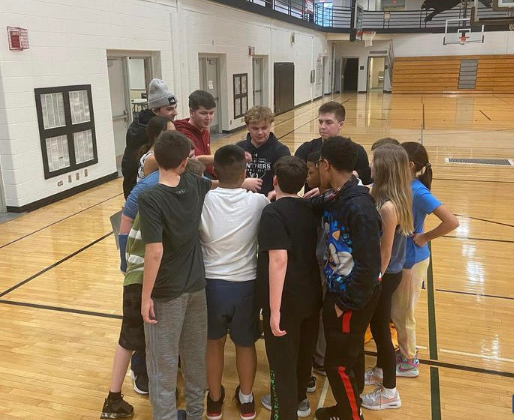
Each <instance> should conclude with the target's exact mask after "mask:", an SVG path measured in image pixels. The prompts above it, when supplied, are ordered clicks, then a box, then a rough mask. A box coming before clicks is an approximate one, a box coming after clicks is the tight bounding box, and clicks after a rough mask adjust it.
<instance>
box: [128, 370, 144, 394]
mask: <svg viewBox="0 0 514 420" xmlns="http://www.w3.org/2000/svg"><path fill="white" fill-rule="evenodd" d="M130 377H131V378H132V381H133V383H134V391H136V392H137V393H138V394H141V395H148V374H146V373H139V374H136V373H134V371H133V370H131V371H130Z"/></svg>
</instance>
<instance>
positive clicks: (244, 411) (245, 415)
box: [234, 385, 271, 420]
mask: <svg viewBox="0 0 514 420" xmlns="http://www.w3.org/2000/svg"><path fill="white" fill-rule="evenodd" d="M240 389H241V386H240V385H238V386H237V388H236V394H235V395H234V399H235V400H236V402H237V405H239V417H241V420H253V419H254V418H255V416H256V415H257V414H256V413H255V398H253V393H252V401H251V402H249V403H242V402H241V400H240V399H239V390H240ZM270 402H271V401H270ZM270 409H271V404H270Z"/></svg>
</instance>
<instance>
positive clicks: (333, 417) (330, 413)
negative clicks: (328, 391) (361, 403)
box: [314, 405, 364, 420]
mask: <svg viewBox="0 0 514 420" xmlns="http://www.w3.org/2000/svg"><path fill="white" fill-rule="evenodd" d="M359 418H360V420H364V416H363V415H362V412H361V413H360V415H359ZM314 419H315V420H343V418H342V417H341V416H340V414H339V410H338V409H337V406H336V405H333V406H332V407H323V408H318V409H317V410H316V415H315V416H314Z"/></svg>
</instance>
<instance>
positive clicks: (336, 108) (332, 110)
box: [318, 101, 346, 122]
mask: <svg viewBox="0 0 514 420" xmlns="http://www.w3.org/2000/svg"><path fill="white" fill-rule="evenodd" d="M318 114H334V115H335V116H336V119H337V121H339V122H341V121H344V119H345V118H346V110H345V109H344V106H343V104H341V103H339V102H336V101H330V102H326V103H324V104H323V105H321V106H320V107H319V110H318Z"/></svg>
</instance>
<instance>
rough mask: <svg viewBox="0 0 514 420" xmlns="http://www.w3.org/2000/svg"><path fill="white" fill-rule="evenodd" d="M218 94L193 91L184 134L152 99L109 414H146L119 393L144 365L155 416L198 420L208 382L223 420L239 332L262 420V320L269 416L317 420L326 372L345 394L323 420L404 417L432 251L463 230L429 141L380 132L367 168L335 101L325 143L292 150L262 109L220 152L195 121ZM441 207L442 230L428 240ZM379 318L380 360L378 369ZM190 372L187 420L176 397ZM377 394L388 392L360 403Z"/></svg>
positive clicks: (245, 390) (212, 412) (246, 392)
mask: <svg viewBox="0 0 514 420" xmlns="http://www.w3.org/2000/svg"><path fill="white" fill-rule="evenodd" d="M152 82H154V81H152ZM151 88H152V86H151V87H150V93H152V89H151ZM154 90H155V89H154ZM157 93H158V94H159V95H161V96H164V97H166V98H165V99H166V101H167V102H166V101H161V102H162V103H163V106H167V104H171V103H172V102H174V104H173V105H170V106H175V107H176V100H169V98H170V96H169V95H171V94H169V92H168V91H167V88H163V87H162V86H160V90H159V89H158V92H157ZM205 93H206V92H203V93H202V94H198V93H197V92H195V93H193V94H192V95H191V98H192V100H191V98H190V119H189V120H187V121H184V120H183V122H182V123H181V124H182V125H184V124H186V123H187V124H190V125H194V126H195V127H196V128H198V133H197V135H196V136H191V135H189V136H187V134H188V133H185V134H186V135H184V134H182V133H181V132H179V131H176V130H174V129H173V128H177V129H178V128H179V127H171V125H170V124H171V123H170V121H171V119H170V118H169V117H168V118H166V117H164V118H163V116H158V114H159V109H157V112H156V111H155V109H156V108H157V107H155V108H152V112H153V113H154V114H155V116H154V117H152V118H150V119H149V120H148V121H147V124H146V131H147V133H148V144H147V145H146V146H144V148H143V149H142V150H140V151H138V153H135V152H134V147H133V148H132V149H131V150H129V153H128V154H127V158H126V159H125V162H129V161H130V162H132V163H131V164H130V165H128V166H130V168H131V171H133V172H135V177H133V180H134V179H135V180H137V184H135V186H134V181H133V180H132V181H130V183H131V186H130V188H127V190H128V194H127V190H126V191H125V192H126V198H127V202H126V204H125V206H124V210H123V215H122V222H121V226H120V253H121V254H120V255H121V259H122V271H124V273H125V279H124V288H123V321H122V327H121V333H120V339H119V346H118V349H117V352H116V356H115V361H114V367H113V375H112V381H111V386H110V392H109V395H108V397H107V398H106V400H105V403H104V407H103V410H102V416H101V417H102V418H127V417H131V416H132V415H133V407H132V406H131V405H130V404H129V403H128V402H126V401H125V400H124V399H123V396H122V395H121V387H122V384H123V379H124V377H125V375H126V372H127V368H128V366H129V362H130V359H131V357H132V370H131V373H132V377H133V379H134V388H135V390H136V391H138V392H140V393H148V392H149V394H150V400H151V402H152V406H153V418H154V419H155V420H166V419H173V420H174V419H177V418H179V419H186V418H187V419H188V420H200V419H201V418H202V416H203V414H204V407H205V404H204V399H205V389H206V384H207V388H208V390H209V392H208V394H207V404H206V416H207V418H208V419H209V420H219V419H221V418H222V415H223V414H222V408H223V403H224V401H225V389H224V387H223V385H222V376H223V370H224V346H225V341H226V337H227V334H230V337H231V339H232V341H233V342H234V344H235V348H236V369H237V373H238V377H239V386H237V388H236V390H235V396H234V399H235V401H236V402H237V404H238V406H239V410H240V416H241V418H242V419H243V420H251V419H254V418H255V417H256V407H255V400H254V396H253V392H252V389H253V383H254V379H255V374H256V369H257V355H256V349H255V343H256V341H257V340H258V339H259V337H260V336H261V331H260V329H259V317H260V314H261V313H262V319H263V323H262V325H263V330H264V331H263V333H264V340H265V348H266V354H267V357H268V362H269V368H270V390H271V393H270V394H269V395H265V396H263V397H262V400H261V401H262V405H263V406H264V407H266V408H268V409H269V410H271V418H272V419H282V420H293V419H296V418H298V417H306V416H308V415H310V413H311V409H310V405H309V400H308V398H307V392H313V391H315V389H316V382H315V377H314V376H313V373H312V372H313V368H314V371H315V372H317V373H320V374H323V375H326V376H327V377H328V380H329V383H330V386H331V388H332V392H333V394H334V397H335V399H336V402H337V405H335V406H333V407H327V408H320V409H318V410H317V411H316V418H317V419H318V420H325V419H326V420H329V419H334V420H338V419H341V420H343V419H344V420H346V419H351V420H358V419H362V418H363V415H362V411H361V407H364V408H367V409H372V410H379V409H384V408H398V407H400V406H401V400H400V396H399V393H398V391H397V389H396V377H397V376H404V377H416V376H418V375H419V372H418V363H419V362H418V360H417V354H416V321H415V318H414V309H415V307H416V303H417V301H418V298H419V296H420V292H421V285H422V283H423V281H424V280H425V279H426V273H427V266H428V261H429V250H428V247H427V243H428V242H429V241H430V240H433V239H435V238H436V237H439V236H442V235H444V234H446V233H447V232H449V231H451V230H452V229H454V228H456V227H457V226H458V222H457V219H456V218H455V217H454V216H453V215H452V214H451V213H450V212H449V211H448V210H447V209H446V208H445V207H444V205H442V204H441V202H439V201H438V200H437V199H436V198H435V197H434V196H433V195H432V194H431V192H430V188H431V180H432V169H431V165H430V163H429V161H428V156H427V153H426V150H425V148H424V147H423V146H422V145H421V144H419V143H413V142H407V143H402V144H399V143H398V142H397V141H396V140H394V139H391V138H386V139H381V140H378V141H377V142H375V144H374V145H373V147H372V158H371V163H370V164H369V163H368V158H367V155H366V152H365V150H364V149H363V148H362V146H360V145H358V144H356V143H354V142H352V141H351V140H350V139H349V138H345V137H340V136H339V131H340V129H341V128H342V126H343V124H344V119H345V110H344V108H343V106H342V105H341V104H340V103H337V102H329V103H326V104H324V105H322V106H321V107H320V109H319V129H320V138H319V139H314V140H312V141H311V142H307V143H305V144H303V145H302V146H301V147H300V148H299V149H298V150H297V152H296V156H290V152H289V149H288V148H287V147H286V146H285V145H283V144H282V143H280V141H279V140H278V139H277V138H276V137H275V136H274V134H273V133H272V132H271V125H272V123H273V118H274V116H273V113H272V112H271V110H269V108H265V107H254V108H252V109H250V110H249V111H248V113H247V115H246V117H245V122H246V125H247V127H248V131H249V133H248V136H247V138H246V140H244V141H242V142H240V143H238V144H237V145H227V146H223V147H221V148H219V149H218V150H217V151H216V153H215V154H214V156H212V155H210V144H209V148H208V147H207V146H206V145H207V144H208V142H209V141H208V139H206V136H205V135H204V134H203V130H200V129H199V128H200V127H198V126H201V123H200V124H196V120H195V113H196V112H198V111H202V112H203V111H205V113H204V120H203V121H204V122H203V123H204V124H205V125H206V126H205V127H204V129H205V130H207V132H208V123H209V118H208V116H209V115H208V114H209V112H211V110H212V109H213V108H214V107H211V106H210V105H212V104H214V105H215V103H214V102H208V101H207V102H205V100H204V99H205V98H207V99H209V98H208V97H207V96H206V95H204V94H205ZM168 94H169V95H168ZM166 95H168V96H166ZM207 95H208V94H207ZM150 97H151V95H150ZM150 97H149V98H150ZM155 97H156V96H155V95H154V96H153V98H155ZM198 98H200V99H198ZM195 101H196V102H195ZM149 102H150V101H149ZM161 102H158V101H156V102H155V103H159V104H160V103H161ZM175 114H176V112H175ZM205 115H207V116H205ZM173 117H174V115H173ZM199 120H200V118H199ZM211 120H212V114H211ZM190 131H191V130H190ZM189 134H190V133H189ZM188 137H189V138H188ZM198 141H202V143H201V144H200V145H199V144H198ZM209 143H210V142H209ZM202 145H203V146H204V147H203V148H202V147H201V146H202ZM199 146H200V147H199ZM134 160H135V161H136V162H137V165H134V164H133V162H134ZM126 167H127V165H126ZM136 167H137V168H136ZM206 167H207V168H209V167H210V170H209V172H206ZM136 169H137V170H136ZM133 175H134V174H132V172H131V176H133ZM126 184H128V182H127V183H126ZM363 184H367V186H364V185H363ZM302 189H303V190H304V191H305V192H306V193H305V194H303V196H302V197H301V196H300V195H299V193H301V191H302ZM431 213H434V214H435V215H436V216H437V217H439V219H441V223H440V224H439V225H438V226H437V227H436V228H435V229H433V230H431V231H429V232H423V224H424V220H425V217H426V216H427V215H428V214H431ZM320 312H321V314H322V322H320ZM390 319H392V320H393V321H394V323H395V326H396V329H397V331H398V341H399V345H400V347H399V351H397V352H396V353H395V349H394V347H393V344H392V342H391V335H390V330H389V321H390ZM369 325H370V326H371V331H372V334H373V337H374V340H375V342H376V345H377V364H376V366H375V367H374V368H372V369H370V370H368V371H365V365H364V335H365V331H366V329H367V327H368V326H369ZM134 352H135V353H134ZM145 361H146V363H145ZM179 368H180V370H181V373H182V376H183V378H184V383H185V386H184V390H183V393H184V396H185V399H186V402H187V408H186V410H185V411H184V410H177V405H176V400H177V392H178V391H177V373H178V369H179ZM365 385H377V388H376V389H375V390H374V391H372V392H369V393H364V387H365Z"/></svg>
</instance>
